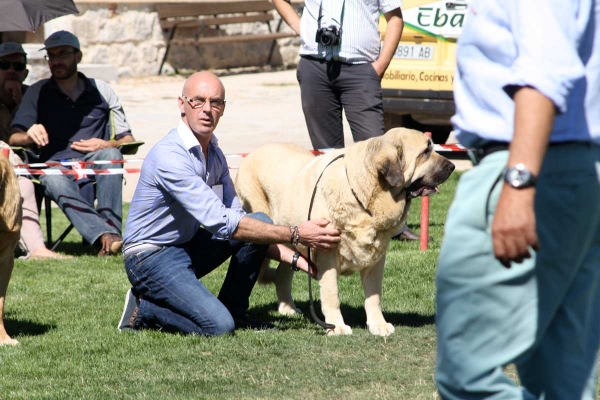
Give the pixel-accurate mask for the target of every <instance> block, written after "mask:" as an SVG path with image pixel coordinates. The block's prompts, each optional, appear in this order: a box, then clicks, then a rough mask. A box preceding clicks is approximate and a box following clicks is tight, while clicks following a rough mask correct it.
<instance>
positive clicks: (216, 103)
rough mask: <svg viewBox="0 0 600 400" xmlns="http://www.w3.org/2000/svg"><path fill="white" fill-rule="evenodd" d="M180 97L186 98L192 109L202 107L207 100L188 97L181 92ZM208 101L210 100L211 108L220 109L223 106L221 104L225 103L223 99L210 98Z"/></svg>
mask: <svg viewBox="0 0 600 400" xmlns="http://www.w3.org/2000/svg"><path fill="white" fill-rule="evenodd" d="M181 97H183V98H184V99H186V100H187V102H188V103H190V107H192V108H193V109H196V108H202V107H204V104H206V101H207V100H208V99H203V98H201V97H194V98H193V99H188V98H187V96H185V95H183V94H182V95H181ZM209 102H210V108H212V109H213V110H221V109H222V108H223V106H224V105H225V100H221V99H210V101H209Z"/></svg>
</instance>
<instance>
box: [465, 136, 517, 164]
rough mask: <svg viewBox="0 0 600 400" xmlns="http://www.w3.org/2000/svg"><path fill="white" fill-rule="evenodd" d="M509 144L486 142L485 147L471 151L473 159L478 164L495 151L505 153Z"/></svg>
mask: <svg viewBox="0 0 600 400" xmlns="http://www.w3.org/2000/svg"><path fill="white" fill-rule="evenodd" d="M509 145H510V143H507V142H496V141H493V142H487V143H486V144H485V145H483V146H481V147H479V148H475V149H472V150H471V152H472V153H473V157H475V161H477V163H480V162H481V160H483V159H484V158H485V157H487V156H489V155H490V154H492V153H495V152H497V151H505V150H508V146H509Z"/></svg>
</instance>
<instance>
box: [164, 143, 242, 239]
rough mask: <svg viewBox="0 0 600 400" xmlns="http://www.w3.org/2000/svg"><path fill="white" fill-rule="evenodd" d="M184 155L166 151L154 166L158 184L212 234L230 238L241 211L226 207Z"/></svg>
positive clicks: (239, 218)
mask: <svg viewBox="0 0 600 400" xmlns="http://www.w3.org/2000/svg"><path fill="white" fill-rule="evenodd" d="M188 157H189V156H188V155H187V154H181V153H179V152H175V151H171V152H170V154H168V155H167V154H166V155H165V157H164V159H163V160H161V161H159V163H158V164H157V166H156V171H157V177H156V179H157V181H158V184H159V185H160V186H161V187H163V188H164V190H165V191H167V192H168V193H169V194H170V195H171V196H173V198H175V200H176V201H177V202H178V203H179V204H181V205H182V207H183V208H185V210H186V211H187V212H188V213H189V214H190V215H192V216H193V217H194V218H196V220H197V221H198V222H199V223H200V224H201V225H202V226H203V227H204V229H206V230H207V231H209V232H210V233H212V234H213V235H214V236H215V238H217V239H222V240H227V239H231V235H233V233H234V232H235V230H236V229H237V226H238V224H239V222H240V220H241V219H242V217H243V216H244V213H243V212H242V211H240V210H237V209H233V208H227V207H226V206H225V204H223V202H221V200H220V199H219V197H218V196H217V195H216V194H215V192H213V190H212V189H211V188H210V186H208V185H207V184H206V182H204V181H203V180H202V178H200V176H198V173H197V172H196V171H194V168H193V166H192V165H191V163H190V160H189V159H188ZM230 180H231V179H230ZM224 189H225V188H224ZM240 209H241V207H240Z"/></svg>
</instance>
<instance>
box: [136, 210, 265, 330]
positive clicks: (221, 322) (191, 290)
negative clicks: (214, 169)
mask: <svg viewBox="0 0 600 400" xmlns="http://www.w3.org/2000/svg"><path fill="white" fill-rule="evenodd" d="M247 216H248V217H251V218H254V219H258V220H260V221H263V222H267V223H272V221H271V219H270V218H269V217H268V216H267V215H266V214H263V213H253V214H248V215H247ZM268 247H269V245H259V244H253V243H244V242H240V241H238V240H213V239H212V234H211V233H210V232H208V231H206V230H204V229H200V230H199V231H198V233H197V234H196V236H194V238H192V240H190V241H189V242H187V243H184V244H182V245H176V246H162V247H160V248H159V249H154V250H148V251H142V252H140V253H134V254H131V255H129V256H128V257H126V258H125V271H126V272H127V277H128V278H129V281H130V282H131V285H132V286H133V291H134V292H135V293H136V294H138V295H139V296H140V304H139V308H138V320H137V321H136V327H141V328H147V329H161V330H165V331H169V332H182V333H195V334H199V335H204V336H217V335H222V334H224V333H231V332H233V330H234V329H235V324H234V321H233V318H232V314H233V315H241V314H244V313H245V312H246V310H247V309H248V307H249V298H250V294H251V292H252V289H253V287H254V284H255V283H256V279H257V278H258V272H259V270H260V267H261V265H262V262H263V261H264V259H265V256H266V254H267V249H268ZM229 257H231V261H230V262H229V269H228V270H227V275H226V276H225V281H224V282H223V285H222V286H221V291H220V292H219V296H218V298H217V297H215V296H214V295H213V294H212V293H211V292H210V291H209V290H208V289H207V288H206V287H205V286H204V285H203V284H202V282H200V281H199V279H200V278H202V277H203V276H204V275H206V274H208V273H209V272H211V271H213V270H214V269H215V268H217V267H218V266H219V265H221V264H222V263H223V262H225V261H226V260H227V259H228V258H229ZM138 323H139V324H140V325H139V326H137V324H138Z"/></svg>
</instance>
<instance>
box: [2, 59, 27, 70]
mask: <svg viewBox="0 0 600 400" xmlns="http://www.w3.org/2000/svg"><path fill="white" fill-rule="evenodd" d="M11 65H12V67H13V69H14V70H15V71H23V70H24V69H25V68H26V67H27V64H25V63H22V62H20V61H13V62H10V61H0V69H1V70H2V71H6V70H8V69H9V68H10V66H11Z"/></svg>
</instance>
